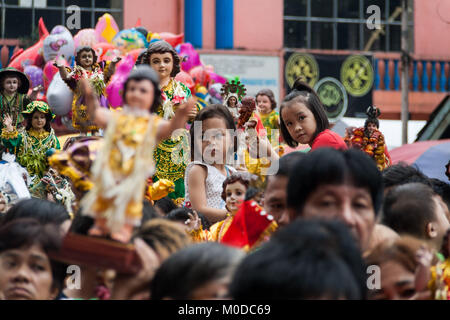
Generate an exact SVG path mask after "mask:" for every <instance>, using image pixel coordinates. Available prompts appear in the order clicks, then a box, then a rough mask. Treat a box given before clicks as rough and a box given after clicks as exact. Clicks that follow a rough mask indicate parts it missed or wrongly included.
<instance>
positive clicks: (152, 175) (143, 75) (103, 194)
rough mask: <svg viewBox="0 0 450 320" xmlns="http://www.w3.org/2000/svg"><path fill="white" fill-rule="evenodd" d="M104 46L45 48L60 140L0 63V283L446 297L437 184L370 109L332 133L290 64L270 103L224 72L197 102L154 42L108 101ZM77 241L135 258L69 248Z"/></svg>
mask: <svg viewBox="0 0 450 320" xmlns="http://www.w3.org/2000/svg"><path fill="white" fill-rule="evenodd" d="M119 60H120V59H115V60H114V61H112V62H110V63H107V64H100V63H98V62H97V59H96V54H95V51H94V50H92V49H91V48H89V47H81V48H79V49H78V50H77V56H76V66H75V67H74V69H73V70H71V69H70V68H66V67H64V66H63V64H62V63H60V62H59V61H55V66H56V67H58V69H59V71H60V73H61V77H62V79H63V80H64V81H65V82H66V83H67V85H68V87H69V88H70V89H71V90H73V91H74V100H73V103H72V122H73V127H74V128H75V129H76V130H78V131H79V135H77V136H74V137H71V138H69V139H67V140H65V143H64V144H63V145H62V146H61V145H60V142H59V139H61V137H57V135H56V133H55V131H54V130H53V128H52V126H51V121H52V119H53V118H54V115H53V113H52V109H51V106H49V105H48V104H47V103H45V102H43V101H36V100H35V98H36V97H35V96H33V94H32V95H30V96H27V95H26V93H27V92H28V91H29V83H28V79H27V78H26V76H24V75H23V74H22V73H21V72H20V71H18V70H15V69H12V68H6V69H3V70H1V71H0V89H1V94H0V108H1V110H0V111H1V115H2V120H3V121H2V132H1V145H2V150H3V156H2V163H0V189H1V190H0V212H1V213H0V299H5V300H16V299H31V300H55V299H56V300H64V299H85V300H88V299H100V300H108V299H111V300H131V299H151V300H163V299H177V300H178V299H194V300H197V299H352V300H355V299H356V300H360V299H445V300H447V299H450V292H449V290H448V285H449V284H450V212H449V208H450V184H449V182H448V181H440V180H437V179H431V178H429V177H427V176H425V175H424V174H423V173H422V172H421V171H420V170H419V169H418V168H415V167H412V166H409V165H407V164H403V163H400V164H393V163H392V160H391V158H390V155H389V152H388V150H387V148H386V146H385V141H384V136H383V135H382V133H381V132H380V131H379V122H378V119H377V118H378V116H379V115H380V112H379V109H377V108H375V107H372V106H369V107H368V109H367V114H368V119H367V121H366V122H365V124H364V127H362V128H348V130H347V133H346V136H345V138H342V137H341V136H339V135H338V134H337V133H335V132H334V131H332V130H331V127H332V126H331V125H330V123H329V121H328V118H327V116H326V113H325V110H324V107H323V105H322V103H321V101H320V98H319V97H318V95H317V93H316V92H315V91H314V89H312V88H311V87H310V86H309V85H308V84H306V83H304V82H303V81H301V80H300V79H299V80H297V81H296V82H295V83H294V85H293V88H292V90H291V91H290V92H288V93H287V95H286V96H285V97H284V99H283V100H282V102H281V104H280V105H279V106H277V103H276V100H275V98H274V94H273V92H272V91H270V90H269V89H263V90H261V91H259V92H258V93H257V94H256V95H255V96H249V95H246V89H245V86H244V85H243V84H242V83H240V82H239V81H236V80H233V81H229V82H227V83H226V84H225V85H224V86H223V87H222V97H223V101H222V103H221V104H218V103H210V104H208V105H206V106H205V105H203V104H200V103H198V102H197V101H196V100H195V99H193V98H192V96H191V93H190V90H189V88H188V87H187V86H186V85H185V84H183V83H181V82H179V81H177V80H176V79H175V76H176V74H177V73H178V72H180V61H181V60H180V57H179V56H178V54H177V52H176V51H175V50H174V49H173V47H172V46H171V45H170V44H169V43H167V42H165V41H163V40H159V41H155V42H152V43H151V44H150V45H149V47H148V48H147V49H145V50H144V51H143V52H142V54H141V55H140V56H139V57H138V59H137V61H136V65H135V67H134V69H133V70H132V71H131V72H130V74H129V75H128V78H127V80H126V81H125V83H124V85H123V92H122V96H123V101H124V104H123V106H122V107H121V108H119V109H116V110H112V109H110V108H109V107H108V101H107V96H105V92H104V90H105V84H106V83H107V82H108V81H109V79H110V78H111V76H112V74H114V69H115V64H116V63H117V62H118V61H119ZM277 110H279V111H277ZM449 164H450V162H449ZM442 170H446V172H447V176H448V177H449V179H450V165H447V167H446V168H442ZM69 235H72V236H76V238H75V239H79V241H80V242H78V243H75V248H76V250H79V251H77V253H78V254H77V255H76V256H73V257H72V259H71V263H69V262H68V261H67V256H68V255H69V257H70V253H71V252H74V251H73V250H74V247H73V246H74V243H72V248H69V246H68V244H67V243H68V242H67V241H66V240H67V239H68V238H69ZM86 239H91V240H92V239H101V240H102V241H103V242H102V243H103V244H102V245H103V247H101V248H103V249H102V250H106V251H108V250H111V252H113V253H114V252H117V251H114V250H116V249H115V248H117V247H118V246H119V245H123V246H126V248H130V247H131V248H132V249H128V250H131V252H132V254H133V255H135V256H136V257H137V260H138V263H137V265H138V268H137V269H134V270H133V271H129V270H126V268H125V269H124V268H114V267H111V268H107V267H105V265H108V262H111V263H110V265H111V266H116V265H121V264H124V263H125V262H124V261H114V260H108V261H107V260H105V261H106V262H105V261H102V259H119V260H120V259H121V257H122V256H120V255H119V254H116V255H109V256H108V255H106V253H105V252H103V251H102V250H100V249H99V251H97V252H94V254H95V255H96V256H97V258H96V259H87V258H86V259H84V257H83V254H82V253H83V250H85V252H86V257H87V256H88V255H92V252H91V251H92V250H91V251H89V250H87V249H86V247H89V246H88V245H86V243H84V242H83V241H87V240H86ZM89 243H94V242H89ZM77 245H78V247H77ZM99 248H100V247H99ZM91 249H92V248H91ZM70 250H72V251H70ZM93 250H94V251H95V247H94V249H93ZM80 252H81V254H80ZM63 257H65V258H63ZM74 265H75V266H76V267H77V268H78V269H79V275H80V277H79V278H78V279H75V280H74V275H73V274H72V273H70V272H68V270H69V269H70V270H72V269H73V268H71V267H74ZM130 270H131V269H130ZM75 276H76V275H75ZM74 282H75V284H76V285H74Z"/></svg>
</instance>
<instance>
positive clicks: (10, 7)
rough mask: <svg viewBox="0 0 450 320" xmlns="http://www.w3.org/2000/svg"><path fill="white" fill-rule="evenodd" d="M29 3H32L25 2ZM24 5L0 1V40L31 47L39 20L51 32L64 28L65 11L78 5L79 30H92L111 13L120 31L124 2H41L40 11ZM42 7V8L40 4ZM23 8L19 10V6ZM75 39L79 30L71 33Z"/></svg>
mask: <svg viewBox="0 0 450 320" xmlns="http://www.w3.org/2000/svg"><path fill="white" fill-rule="evenodd" d="M28 2H29V3H31V4H32V3H34V2H33V1H31V0H28ZM28 2H27V1H19V0H0V5H1V9H0V11H1V12H0V36H1V37H2V38H7V39H17V38H20V39H22V40H24V41H25V43H27V44H30V43H34V42H35V41H36V40H37V38H38V36H39V33H38V30H37V29H38V21H39V18H40V17H42V18H43V19H44V22H45V25H46V27H47V29H48V31H49V32H50V31H51V30H52V29H53V27H55V26H56V25H65V24H66V20H67V18H68V16H69V15H68V14H67V11H66V10H67V7H68V6H70V5H77V6H79V7H80V9H81V17H80V21H81V28H82V29H85V28H94V27H95V24H96V23H97V20H98V18H99V17H101V16H102V15H103V14H104V13H110V14H111V15H112V16H113V17H114V19H115V20H116V22H117V25H118V26H119V28H121V27H122V25H123V22H122V13H123V0H40V1H39V7H38V6H35V7H33V5H28ZM42 3H43V4H44V5H43V6H42V5H41V4H42ZM21 4H22V6H21ZM70 31H71V33H72V35H75V34H76V33H77V32H78V31H79V30H70Z"/></svg>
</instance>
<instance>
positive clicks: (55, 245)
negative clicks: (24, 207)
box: [0, 218, 66, 293]
mask: <svg viewBox="0 0 450 320" xmlns="http://www.w3.org/2000/svg"><path fill="white" fill-rule="evenodd" d="M61 241H62V237H61V232H60V230H59V228H58V226H57V225H55V224H53V223H47V224H42V223H41V222H40V221H38V220H36V219H32V218H22V219H14V220H11V221H9V222H8V223H5V224H2V225H1V226H0V252H4V251H6V250H12V249H19V248H23V247H26V248H29V247H31V246H32V245H38V246H40V247H41V248H42V250H43V251H44V252H45V253H46V254H49V253H50V252H57V251H58V250H59V249H60V248H61ZM49 261H50V265H51V269H52V278H53V282H52V288H53V289H55V288H56V289H57V290H58V292H59V293H60V292H61V290H62V289H63V285H64V279H65V277H66V272H65V271H66V268H65V267H66V266H65V265H64V264H62V263H59V262H56V261H53V260H52V259H50V258H49Z"/></svg>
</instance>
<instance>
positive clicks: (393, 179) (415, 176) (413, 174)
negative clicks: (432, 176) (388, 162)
mask: <svg viewBox="0 0 450 320" xmlns="http://www.w3.org/2000/svg"><path fill="white" fill-rule="evenodd" d="M382 174H383V183H384V187H385V188H390V187H393V186H397V185H401V184H405V183H411V182H420V183H423V184H426V185H428V186H430V187H431V183H430V181H429V179H428V177H427V176H426V175H424V174H423V173H422V172H421V171H420V170H419V169H418V168H415V167H413V166H410V165H408V164H406V163H404V162H400V163H397V164H394V165H392V166H389V167H387V168H386V169H384V170H383V172H382Z"/></svg>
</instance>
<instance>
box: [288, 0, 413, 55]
mask: <svg viewBox="0 0 450 320" xmlns="http://www.w3.org/2000/svg"><path fill="white" fill-rule="evenodd" d="M408 1H409V2H408V5H409V7H410V8H412V7H413V2H414V1H413V0H408ZM401 2H402V0H284V46H285V47H287V48H306V49H333V50H362V51H400V47H401ZM371 5H376V6H378V7H379V9H380V16H381V21H380V23H381V27H382V30H377V29H374V30H370V29H369V28H368V27H367V21H366V19H367V18H369V16H371V15H372V13H366V11H367V8H368V7H369V6H371ZM408 19H409V26H410V28H409V30H410V33H411V32H413V26H414V23H413V14H412V10H411V11H410V12H409V17H408ZM410 39H411V41H412V39H413V36H412V35H411V34H410ZM409 47H410V48H413V45H412V43H410V45H409Z"/></svg>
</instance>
